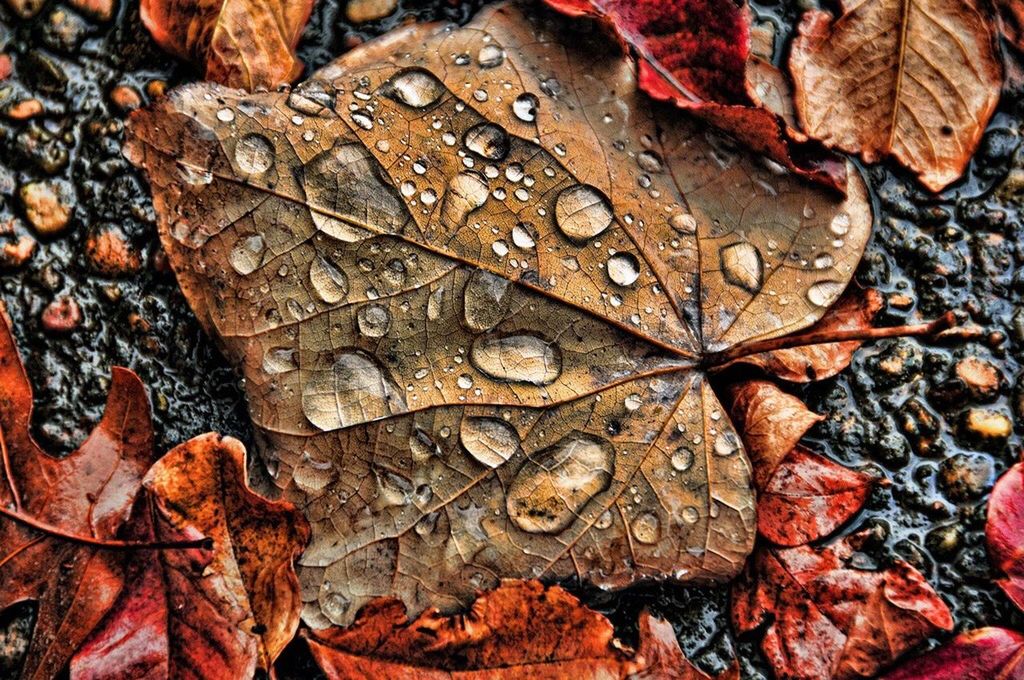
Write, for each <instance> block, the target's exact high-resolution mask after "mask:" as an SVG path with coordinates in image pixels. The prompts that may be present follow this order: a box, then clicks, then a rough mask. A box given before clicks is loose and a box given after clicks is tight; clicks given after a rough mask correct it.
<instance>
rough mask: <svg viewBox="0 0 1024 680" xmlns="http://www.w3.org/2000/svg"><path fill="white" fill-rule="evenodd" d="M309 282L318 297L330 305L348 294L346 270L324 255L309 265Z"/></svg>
mask: <svg viewBox="0 0 1024 680" xmlns="http://www.w3.org/2000/svg"><path fill="white" fill-rule="evenodd" d="M309 282H310V285H312V287H313V291H314V292H315V293H316V295H317V297H319V298H320V299H321V300H323V301H324V302H326V303H327V304H329V305H333V304H334V303H336V302H339V301H341V300H342V299H343V298H344V297H345V296H346V295H348V277H347V276H345V272H343V271H341V270H340V269H338V268H337V267H336V266H335V265H334V263H333V262H330V261H328V260H326V259H324V258H323V257H320V256H317V257H315V258H313V262H312V263H311V264H310V265H309Z"/></svg>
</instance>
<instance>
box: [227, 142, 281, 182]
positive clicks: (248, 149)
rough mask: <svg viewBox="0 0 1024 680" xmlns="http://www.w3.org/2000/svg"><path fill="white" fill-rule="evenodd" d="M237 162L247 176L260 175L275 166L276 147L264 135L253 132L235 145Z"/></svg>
mask: <svg viewBox="0 0 1024 680" xmlns="http://www.w3.org/2000/svg"><path fill="white" fill-rule="evenodd" d="M235 162H236V163H237V164H238V169H239V170H241V171H242V172H243V173H245V174H247V175H259V174H261V173H264V172H266V171H267V169H268V168H270V166H271V165H273V164H274V145H273V144H272V143H271V141H270V140H269V139H267V138H266V137H264V136H263V135H260V134H256V133H255V132H251V133H249V134H247V135H245V136H244V137H242V138H241V139H239V140H238V143H237V144H235Z"/></svg>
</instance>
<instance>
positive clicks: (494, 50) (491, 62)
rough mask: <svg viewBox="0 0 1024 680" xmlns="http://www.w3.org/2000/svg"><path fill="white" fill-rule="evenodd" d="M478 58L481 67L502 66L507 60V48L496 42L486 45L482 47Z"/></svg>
mask: <svg viewBox="0 0 1024 680" xmlns="http://www.w3.org/2000/svg"><path fill="white" fill-rule="evenodd" d="M476 60H477V62H479V64H480V68H494V67H495V66H501V65H502V63H503V62H504V61H505V50H503V49H501V47H499V46H498V45H495V44H494V43H490V44H487V45H484V46H483V47H481V48H480V54H478V55H477V58H476Z"/></svg>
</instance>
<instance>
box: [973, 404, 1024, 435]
mask: <svg viewBox="0 0 1024 680" xmlns="http://www.w3.org/2000/svg"><path fill="white" fill-rule="evenodd" d="M964 427H965V429H966V431H967V433H968V434H969V435H972V436H973V437H975V438H977V439H983V440H988V441H994V440H1002V439H1006V438H1007V437H1009V436H1010V434H1012V433H1013V422H1012V421H1011V420H1010V418H1009V417H1008V416H1007V415H1006V414H1005V413H1001V412H999V411H993V410H991V409H984V408H972V409H970V410H969V411H967V415H966V417H965V418H964Z"/></svg>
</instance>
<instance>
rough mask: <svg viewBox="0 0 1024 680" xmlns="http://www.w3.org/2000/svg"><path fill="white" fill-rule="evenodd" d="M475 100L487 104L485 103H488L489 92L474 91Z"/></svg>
mask: <svg viewBox="0 0 1024 680" xmlns="http://www.w3.org/2000/svg"><path fill="white" fill-rule="evenodd" d="M473 99H475V100H477V101H478V102H485V101H487V90H484V89H477V90H474V91H473Z"/></svg>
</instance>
